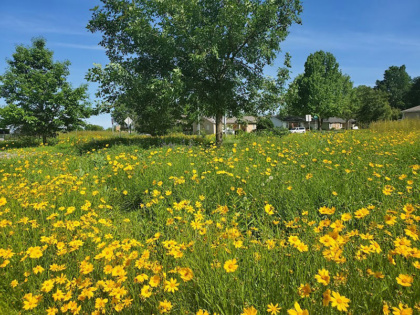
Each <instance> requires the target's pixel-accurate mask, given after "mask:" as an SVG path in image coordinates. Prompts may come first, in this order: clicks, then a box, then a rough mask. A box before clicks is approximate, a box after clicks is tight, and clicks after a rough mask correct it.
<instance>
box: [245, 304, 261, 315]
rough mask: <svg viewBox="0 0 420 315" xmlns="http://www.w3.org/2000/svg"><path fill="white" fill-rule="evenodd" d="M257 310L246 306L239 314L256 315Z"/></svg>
mask: <svg viewBox="0 0 420 315" xmlns="http://www.w3.org/2000/svg"><path fill="white" fill-rule="evenodd" d="M257 313H258V311H257V310H256V309H255V307H253V306H251V307H248V308H244V312H243V313H241V315H257Z"/></svg>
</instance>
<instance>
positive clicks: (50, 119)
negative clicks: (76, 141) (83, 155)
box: [0, 38, 90, 143]
mask: <svg viewBox="0 0 420 315" xmlns="http://www.w3.org/2000/svg"><path fill="white" fill-rule="evenodd" d="M45 44H46V42H45V40H44V39H42V38H37V39H34V40H33V41H32V46H31V47H25V46H23V45H19V46H17V47H16V52H15V53H14V54H13V56H12V59H10V60H7V63H8V65H9V67H8V69H7V70H6V72H5V73H4V74H3V75H2V76H0V82H1V85H0V96H1V97H3V98H4V99H5V100H6V103H7V106H5V107H4V108H2V109H0V117H1V123H2V124H6V125H12V126H14V128H17V129H18V131H19V132H20V133H21V134H25V135H38V136H42V138H43V142H44V143H45V142H46V139H47V137H51V136H54V135H55V134H56V132H57V131H59V130H62V129H64V130H69V131H70V130H74V129H75V128H76V127H77V126H80V125H83V124H84V122H83V120H82V118H86V117H88V116H89V114H90V107H89V103H88V102H87V98H88V96H87V93H86V91H87V86H86V85H81V86H80V87H78V88H75V89H73V88H72V87H71V85H70V83H68V82H67V81H66V77H67V76H68V75H69V70H68V68H69V66H70V62H69V61H64V62H57V61H56V62H54V61H53V52H52V51H51V50H48V49H47V48H46V47H45Z"/></svg>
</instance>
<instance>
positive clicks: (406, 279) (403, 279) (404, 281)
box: [396, 274, 413, 287]
mask: <svg viewBox="0 0 420 315" xmlns="http://www.w3.org/2000/svg"><path fill="white" fill-rule="evenodd" d="M396 279H397V282H398V284H399V285H402V286H403V287H411V284H412V283H413V277H411V276H409V275H404V274H400V275H399V276H398V277H397V278H396Z"/></svg>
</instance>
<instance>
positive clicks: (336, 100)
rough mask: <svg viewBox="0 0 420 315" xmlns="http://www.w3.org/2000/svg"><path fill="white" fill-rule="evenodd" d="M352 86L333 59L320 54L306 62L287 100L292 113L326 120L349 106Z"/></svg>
mask: <svg viewBox="0 0 420 315" xmlns="http://www.w3.org/2000/svg"><path fill="white" fill-rule="evenodd" d="M352 86H353V83H352V82H351V81H350V77H349V76H347V75H344V74H342V73H341V70H340V69H339V64H338V62H337V60H336V59H335V57H334V55H333V54H331V53H329V52H324V51H317V52H315V53H313V54H311V55H309V57H308V58H307V60H306V62H305V71H304V73H303V74H301V75H299V76H297V77H296V79H295V80H294V81H293V82H292V83H291V84H290V86H289V90H288V92H287V96H286V102H287V107H288V110H289V112H291V113H293V114H297V115H306V114H311V115H313V116H318V120H319V124H318V126H319V128H321V126H322V120H323V119H324V118H328V117H332V116H337V115H339V114H340V113H341V112H342V108H343V107H344V106H346V105H348V104H349V102H350V98H351V91H352Z"/></svg>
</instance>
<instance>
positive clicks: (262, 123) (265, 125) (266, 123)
mask: <svg viewBox="0 0 420 315" xmlns="http://www.w3.org/2000/svg"><path fill="white" fill-rule="evenodd" d="M273 128H274V124H273V122H272V121H271V119H270V118H268V117H258V119H257V130H265V129H273Z"/></svg>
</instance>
